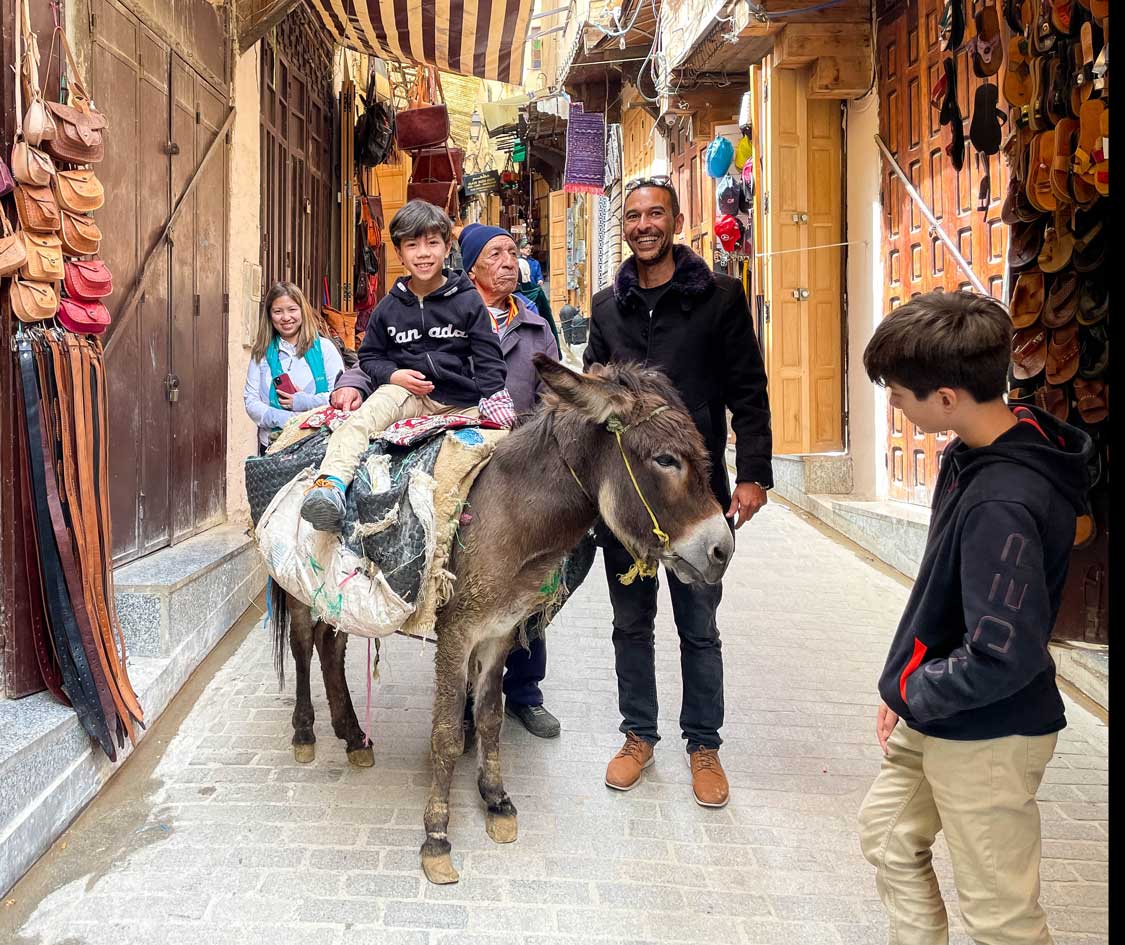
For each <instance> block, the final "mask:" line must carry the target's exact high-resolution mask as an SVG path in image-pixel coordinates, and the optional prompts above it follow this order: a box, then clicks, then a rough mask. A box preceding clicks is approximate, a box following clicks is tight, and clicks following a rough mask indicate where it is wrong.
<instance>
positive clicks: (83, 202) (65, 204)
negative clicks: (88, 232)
mask: <svg viewBox="0 0 1125 945" xmlns="http://www.w3.org/2000/svg"><path fill="white" fill-rule="evenodd" d="M54 189H55V198H56V199H57V200H58V204H59V208H60V209H62V210H69V211H70V212H71V213H91V212H93V211H94V210H97V209H99V208H100V207H101V206H102V205H103V204H104V203H105V188H103V187H102V182H101V181H100V180H98V175H97V174H95V173H94V172H93V170H92V169H91V168H88V167H82V168H78V169H77V170H73V171H59V172H58V173H57V174H56V175H55V180H54Z"/></svg>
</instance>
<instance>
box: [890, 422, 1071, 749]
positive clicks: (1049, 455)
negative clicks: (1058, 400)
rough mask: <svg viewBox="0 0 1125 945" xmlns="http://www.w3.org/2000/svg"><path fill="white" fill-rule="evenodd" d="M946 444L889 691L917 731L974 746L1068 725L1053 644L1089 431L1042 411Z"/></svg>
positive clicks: (894, 653) (893, 653)
mask: <svg viewBox="0 0 1125 945" xmlns="http://www.w3.org/2000/svg"><path fill="white" fill-rule="evenodd" d="M1016 415H1017V417H1019V418H1020V422H1018V423H1017V424H1016V425H1015V427H1013V428H1012V429H1011V430H1009V431H1008V432H1007V433H1005V434H1003V435H1002V436H1000V437H999V438H997V440H996V441H995V442H994V443H992V444H991V445H989V446H984V447H980V448H978V449H970V448H969V447H967V446H966V445H965V444H964V443H962V442H961V441H960V440H954V441H953V443H951V444H950V445H949V447H947V448H946V451H945V455H944V458H943V461H942V467H941V473H940V474H939V475H938V480H937V484H936V487H935V489H934V502H933V513H932V518H931V520H930V531H929V537H928V539H927V541H926V553H925V555H924V557H923V558H922V564H921V567H920V568H919V571H918V578H917V580H916V581H915V584H914V590H913V591H912V593H911V595H910V600H909V601H908V602H907V605H906V612H905V613H904V614H903V615H902V620H901V622H900V623H899V627H898V631H897V633H896V634H895V639H894V642H893V643H892V644H891V651H890V655H889V656H888V657H887V663H886V666H885V667H884V668H883V675H882V677H881V678H880V680H879V693H880V695H881V696H882V697H883V701H884V702H886V704H887V705H888V706H890V707H891V708H892V709H893V710H894V711H895V712H897V713H898V714H899V715H900V716H902V719H903V721H905V722H906V723H907V724H908V725H909V726H910V727H911V728H913V729H915V730H917V731H919V732H922V733H923V734H925V735H933V736H937V737H939V738H951V739H962V740H974V739H984V738H1001V737H1004V736H1007V735H1044V734H1047V733H1049V732H1057V731H1058V730H1059V729H1061V728H1062V727H1063V726H1065V725H1066V719H1065V717H1064V714H1063V703H1062V699H1061V698H1060V696H1059V691H1058V688H1057V686H1056V685H1055V667H1054V664H1053V663H1052V661H1051V657H1050V654H1049V653H1048V652H1047V640H1048V639H1049V638H1050V635H1051V629H1052V627H1053V626H1054V623H1055V617H1056V616H1057V615H1058V611H1059V600H1060V598H1061V596H1062V589H1063V582H1064V581H1065V579H1066V571H1067V566H1068V564H1069V560H1070V552H1071V548H1072V546H1073V544H1074V526H1075V518H1076V516H1077V515H1078V514H1079V513H1080V512H1082V511H1083V510H1085V508H1086V493H1087V491H1088V489H1089V470H1088V466H1087V464H1088V462H1089V461H1090V458H1091V456H1092V454H1093V444H1092V442H1091V440H1090V437H1089V436H1087V435H1086V434H1085V433H1083V432H1082V431H1081V430H1077V429H1075V428H1074V427H1071V426H1068V425H1067V424H1065V423H1060V422H1059V421H1058V420H1056V419H1055V418H1054V417H1052V416H1050V415H1049V414H1047V413H1044V412H1043V411H1039V410H1035V409H1033V408H1023V407H1021V408H1017V410H1016Z"/></svg>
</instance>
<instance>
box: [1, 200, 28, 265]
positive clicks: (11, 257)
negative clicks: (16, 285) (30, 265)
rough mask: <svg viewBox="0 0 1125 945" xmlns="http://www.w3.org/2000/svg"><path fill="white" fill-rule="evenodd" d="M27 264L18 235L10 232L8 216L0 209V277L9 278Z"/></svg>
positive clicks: (25, 251) (25, 250)
mask: <svg viewBox="0 0 1125 945" xmlns="http://www.w3.org/2000/svg"><path fill="white" fill-rule="evenodd" d="M25 262H27V249H26V248H25V247H24V245H23V240H22V239H20V234H19V233H13V232H12V224H11V223H10V222H8V214H6V213H5V212H4V208H3V207H0V276H10V275H11V274H12V273H13V272H19V270H20V268H21V267H22V266H23V264H24V263H25Z"/></svg>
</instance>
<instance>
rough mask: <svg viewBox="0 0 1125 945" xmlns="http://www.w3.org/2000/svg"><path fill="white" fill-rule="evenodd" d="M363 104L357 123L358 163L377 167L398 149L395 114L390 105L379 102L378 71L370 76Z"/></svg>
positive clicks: (356, 151) (356, 160) (361, 165)
mask: <svg viewBox="0 0 1125 945" xmlns="http://www.w3.org/2000/svg"><path fill="white" fill-rule="evenodd" d="M363 105H364V108H363V114H362V115H360V116H359V119H358V120H357V121H356V123H355V163H356V165H357V166H359V167H375V165H377V164H384V163H386V162H387V161H388V160H389V159H390V157H391V152H392V151H394V146H395V113H394V109H393V108H391V107H390V105H388V104H386V103H385V102H380V101H379V95H378V90H377V89H376V87H375V72H374V70H372V72H371V74H370V75H369V76H368V78H367V94H366V95H365V96H364V97H363Z"/></svg>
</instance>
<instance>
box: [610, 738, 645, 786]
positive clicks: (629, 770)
mask: <svg viewBox="0 0 1125 945" xmlns="http://www.w3.org/2000/svg"><path fill="white" fill-rule="evenodd" d="M650 764H652V745H650V744H649V743H648V742H646V741H645V740H644V739H643V738H639V737H638V736H636V735H634V734H633V733H632V732H629V733H628V734H627V735H626V736H625V744H624V745H623V746H622V748H621V751H619V752H618V753H617V754H616V755H614V756H613V760H612V761H611V762H610V763H609V767H607V768H606V769H605V783H606V787H611V788H613V789H614V790H615V791H630V790H632V789H633V788H635V787H636V786H637V785H638V784H639V783H640V780H641V772H642V771H644V769H645V768H647V767H648V766H649V765H650Z"/></svg>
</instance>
